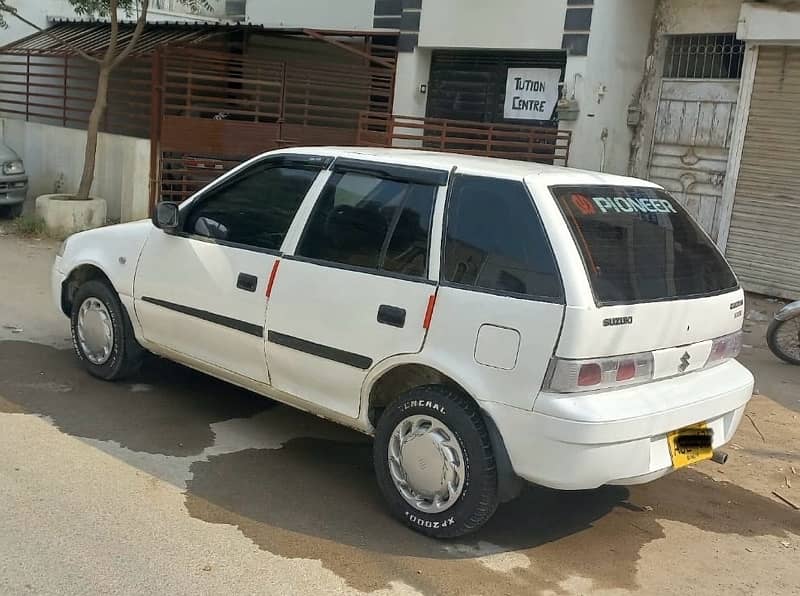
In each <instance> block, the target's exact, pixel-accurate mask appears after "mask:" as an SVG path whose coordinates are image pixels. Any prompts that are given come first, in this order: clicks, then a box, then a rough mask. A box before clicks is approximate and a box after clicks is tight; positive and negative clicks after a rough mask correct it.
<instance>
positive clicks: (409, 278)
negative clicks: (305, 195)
mask: <svg viewBox="0 0 800 596" xmlns="http://www.w3.org/2000/svg"><path fill="white" fill-rule="evenodd" d="M337 161H338V160H337ZM333 165H334V166H335V165H336V163H335V162H334V164H333ZM331 170H332V173H331V176H333V175H334V174H337V173H339V174H347V173H352V174H363V175H365V176H372V177H374V178H379V179H381V180H393V181H395V182H403V183H406V184H408V185H409V187H408V188H407V189H406V190H405V192H404V193H403V200H402V202H401V203H400V208H399V209H398V210H397V213H396V214H395V216H394V218H393V223H394V227H396V224H397V221H399V219H400V214H401V212H402V210H403V207H404V206H405V204H406V202H407V201H408V197H409V195H410V193H411V185H413V184H418V185H421V186H432V187H433V188H434V193H433V205H432V206H431V213H430V216H429V220H428V243H427V246H426V247H425V272H424V273H423V274H422V275H420V276H416V275H409V274H406V273H397V272H394V271H388V270H386V269H381V268H380V267H375V268H372V267H360V266H358V265H348V264H346V263H339V262H337V261H329V260H327V259H316V258H313V257H306V256H303V255H298V254H297V250H298V249H299V248H300V247H301V246H302V245H303V240H305V238H306V234H307V233H308V230H309V227H310V225H311V219H312V218H313V217H314V214H315V213H316V210H317V206H318V205H319V201H320V199H321V198H322V195H323V194H324V193H325V190H326V189H327V188H328V185H329V184H330V183H331V178H328V179H327V180H326V181H325V186H324V187H322V190H321V191H320V192H319V194H318V195H317V197H316V199H315V200H314V205H313V206H312V207H311V212H310V213H309V214H308V217H307V218H306V221H305V225H304V226H303V231H302V232H301V234H300V238H299V239H298V240H297V244H296V245H295V247H294V252H293V253H292V254H291V255H288V254H284V255H282V256H283V258H285V259H291V260H295V261H302V262H305V263H312V264H314V265H320V266H322V267H331V268H333V269H344V270H346V271H355V272H357V273H372V274H374V275H380V276H383V277H392V278H395V279H403V280H406V281H421V282H425V283H427V284H429V285H436V284H437V282H436V281H434V280H432V279H431V278H430V275H431V247H432V246H433V245H432V244H431V241H432V239H433V221H434V216H435V214H436V197H437V195H438V190H436V189H437V185H433V184H423V183H421V182H414V181H412V180H408V179H399V178H392V177H385V176H381V175H380V173H379V171H378V170H375V171H361V170H350V169H344V170H339V171H337V170H336V169H335V168H334V167H332V168H331ZM447 175H448V177H449V176H450V173H449V172H448V174H447ZM394 227H393V228H392V229H391V234H389V232H388V231H387V234H386V238H384V245H385V246H382V247H381V253H380V255H379V257H378V258H379V260H378V265H380V264H381V263H382V262H383V259H385V257H386V254H385V253H386V251H388V248H389V243H391V237H392V235H393V234H394Z"/></svg>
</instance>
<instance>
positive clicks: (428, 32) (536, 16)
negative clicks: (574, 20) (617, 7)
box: [419, 0, 605, 50]
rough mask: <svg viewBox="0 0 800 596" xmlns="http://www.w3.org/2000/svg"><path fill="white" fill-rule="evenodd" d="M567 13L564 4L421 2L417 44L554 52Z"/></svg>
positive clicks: (544, 0)
mask: <svg viewBox="0 0 800 596" xmlns="http://www.w3.org/2000/svg"><path fill="white" fill-rule="evenodd" d="M604 1H605V0H604ZM597 4H602V2H598V3H595V6H597ZM566 10H567V1H566V0H423V3H422V17H421V21H420V30H419V45H421V46H423V47H439V48H502V49H527V50H548V49H558V48H561V36H562V33H563V32H564V16H565V14H566Z"/></svg>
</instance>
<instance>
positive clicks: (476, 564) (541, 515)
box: [186, 439, 800, 594]
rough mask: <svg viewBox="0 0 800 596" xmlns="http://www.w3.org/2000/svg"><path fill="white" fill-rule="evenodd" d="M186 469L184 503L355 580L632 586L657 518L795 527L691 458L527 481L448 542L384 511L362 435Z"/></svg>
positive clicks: (781, 529)
mask: <svg viewBox="0 0 800 596" xmlns="http://www.w3.org/2000/svg"><path fill="white" fill-rule="evenodd" d="M192 471H193V480H191V481H190V482H189V485H188V491H187V497H186V504H187V508H188V510H189V512H190V514H191V515H194V516H196V517H199V518H201V519H204V520H206V521H209V522H213V523H224V524H232V525H235V526H237V527H238V528H239V529H240V530H241V531H242V532H243V533H244V534H245V535H246V536H247V537H248V538H250V539H251V540H253V541H254V542H255V543H256V544H258V545H259V546H261V547H262V548H264V549H265V550H268V551H269V552H272V553H276V554H280V555H282V556H286V557H297V558H312V559H320V560H321V561H322V562H323V564H324V565H325V566H326V567H328V568H330V569H331V570H333V571H334V572H335V573H337V574H338V575H340V576H341V577H343V578H345V579H346V580H347V581H348V583H349V584H350V585H352V586H353V587H354V588H357V589H360V590H375V589H380V588H384V587H386V586H387V585H388V583H389V581H391V580H393V579H400V580H401V581H404V582H406V583H408V584H410V585H414V586H416V587H418V588H419V589H422V590H423V591H430V592H435V593H442V594H445V593H446V594H469V593H497V594H517V593H520V594H522V593H525V594H530V593H531V588H532V587H533V586H535V587H536V588H537V589H550V590H553V591H555V592H559V591H561V590H560V587H559V584H560V582H562V581H565V580H566V579H568V578H570V577H573V576H580V577H584V578H591V580H593V587H594V588H595V589H602V588H627V589H634V588H636V587H637V584H636V571H637V562H638V557H639V551H640V549H641V548H642V547H643V546H644V545H645V544H647V543H649V542H650V541H652V540H655V539H658V538H663V537H664V531H663V529H662V526H661V525H660V524H659V523H658V521H657V520H658V519H668V520H675V521H680V522H684V523H686V524H690V525H692V526H695V527H696V528H698V529H700V530H703V531H708V532H715V533H720V534H739V535H742V536H762V535H772V536H780V537H783V536H785V535H786V534H787V532H790V531H791V532H794V533H800V519H798V517H797V515H796V514H794V513H793V512H791V511H789V510H788V509H787V508H785V507H781V506H780V505H778V504H776V503H774V502H772V501H770V500H769V499H766V498H764V497H761V496H759V495H756V494H755V493H752V492H749V491H747V490H744V489H742V488H740V487H737V486H735V485H731V484H725V483H717V482H713V481H712V480H711V479H710V478H708V477H707V476H705V475H703V474H701V473H699V472H697V471H694V470H685V471H683V472H679V473H678V474H675V475H672V476H669V477H666V478H664V479H661V480H659V481H657V482H655V483H652V484H649V485H644V486H640V487H634V488H632V489H630V490H629V489H627V488H623V487H604V488H601V489H598V490H593V491H581V492H559V491H553V490H548V489H544V488H539V487H529V488H527V489H526V490H525V491H524V493H523V495H522V496H521V497H520V498H519V499H517V500H516V501H514V502H511V503H508V504H505V505H502V506H501V507H500V509H499V510H498V512H497V513H496V515H495V516H494V518H493V519H492V520H491V521H490V522H489V524H487V526H485V527H484V528H483V529H482V530H481V531H479V532H478V533H477V534H476V535H474V536H471V537H469V538H468V539H466V540H459V541H455V542H453V541H445V542H441V541H435V540H430V539H427V538H424V537H422V536H419V535H417V534H414V533H412V532H410V531H409V530H407V529H406V528H405V527H404V526H402V525H401V524H400V523H398V522H396V521H395V520H393V519H391V518H390V517H389V516H388V515H387V512H386V509H385V507H384V506H383V503H382V500H381V497H380V494H379V493H378V490H377V487H376V485H375V480H374V475H373V472H372V469H371V462H370V446H369V444H368V443H355V444H343V443H336V442H330V441H320V440H312V439H297V440H292V441H289V442H288V443H286V444H285V445H284V448H283V449H281V450H278V451H273V450H246V451H242V452H238V453H233V454H226V455H221V456H218V457H212V458H210V459H209V460H208V461H205V462H197V463H195V464H194V465H193V466H192ZM647 507H652V508H653V511H652V512H651V511H649V510H647ZM486 545H490V546H492V549H491V551H492V553H491V554H490V556H494V557H497V556H498V553H504V552H505V553H514V555H515V559H516V560H519V558H520V555H522V556H524V557H527V558H528V559H529V561H530V565H529V566H526V565H521V564H511V565H509V566H508V567H509V569H510V570H509V571H507V572H500V571H493V570H492V569H493V566H492V565H489V564H482V561H481V560H480V559H481V556H482V554H484V553H485V551H486V550H487V549H486ZM499 567H500V568H501V569H502V567H503V565H502V564H501V565H500V566H499Z"/></svg>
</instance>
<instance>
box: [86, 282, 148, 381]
mask: <svg viewBox="0 0 800 596" xmlns="http://www.w3.org/2000/svg"><path fill="white" fill-rule="evenodd" d="M87 298H96V299H98V300H100V301H101V302H102V303H103V304H104V305H105V307H106V309H107V310H108V312H109V314H110V315H111V323H112V328H113V331H114V343H113V348H112V350H111V355H110V356H109V357H108V360H106V362H104V363H103V364H100V365H98V364H94V363H93V362H90V361H89V359H88V358H87V357H86V354H84V352H83V349H82V348H81V345H80V342H79V341H78V333H77V324H78V313H79V312H80V308H81V305H82V304H83V302H84V301H85V300H86V299H87ZM70 329H71V331H72V345H73V346H74V348H75V353H76V354H77V355H78V359H79V360H80V361H81V363H82V364H83V366H84V368H86V370H87V371H88V372H89V374H90V375H92V376H95V377H97V378H99V379H103V380H105V381H117V380H120V379H124V378H126V377H129V376H130V375H132V374H134V373H135V372H136V371H138V370H139V367H140V366H141V364H142V360H143V359H144V355H145V350H144V348H142V346H140V345H139V343H138V342H137V341H136V338H135V337H134V335H133V328H132V326H131V322H130V320H129V319H128V313H127V312H125V308H124V307H123V306H122V304H121V303H120V301H119V297H118V296H117V293H116V292H115V291H114V290H113V289H112V288H110V287H109V286H108V284H107V283H105V282H103V281H100V280H90V281H87V282H85V283H83V284H81V285H80V287H78V290H77V291H76V292H75V296H74V297H73V300H72V313H71V316H70Z"/></svg>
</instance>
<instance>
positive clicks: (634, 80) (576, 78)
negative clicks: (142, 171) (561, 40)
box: [561, 0, 655, 174]
mask: <svg viewBox="0 0 800 596" xmlns="http://www.w3.org/2000/svg"><path fill="white" fill-rule="evenodd" d="M654 10H655V0H603V1H602V2H595V5H594V11H593V13H592V30H591V35H590V36H589V51H588V56H585V57H584V56H570V57H569V58H568V60H567V71H566V76H565V78H564V95H565V96H566V97H567V98H571V97H572V96H573V95H574V96H575V99H577V101H578V105H579V108H580V113H579V115H578V119H577V120H576V121H572V122H567V121H562V123H561V128H562V129H565V130H572V131H573V139H572V145H571V148H570V158H569V165H570V166H572V167H577V168H585V169H589V170H604V171H606V172H611V173H615V174H625V173H627V170H628V159H629V155H630V144H631V140H632V138H633V130H632V129H631V128H630V127H629V126H628V124H627V118H628V114H627V108H628V106H629V105H630V104H631V103H633V102H635V101H636V100H637V98H638V93H639V87H640V85H641V82H642V77H643V75H644V69H645V58H646V55H647V48H648V44H649V42H650V31H651V25H652V21H653V14H654ZM604 130H605V131H607V139H606V141H605V156H604V150H603V140H602V139H601V136H602V135H603V131H604Z"/></svg>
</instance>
